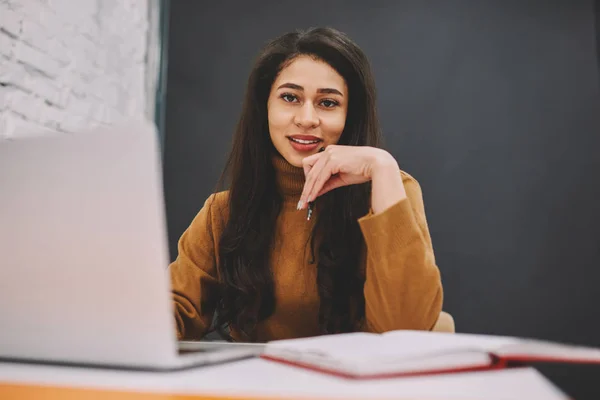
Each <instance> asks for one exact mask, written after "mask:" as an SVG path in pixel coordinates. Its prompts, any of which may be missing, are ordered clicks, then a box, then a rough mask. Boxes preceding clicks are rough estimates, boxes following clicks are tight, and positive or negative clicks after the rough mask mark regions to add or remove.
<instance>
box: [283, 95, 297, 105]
mask: <svg viewBox="0 0 600 400" xmlns="http://www.w3.org/2000/svg"><path fill="white" fill-rule="evenodd" d="M281 98H282V99H283V100H284V101H286V102H288V103H293V102H294V101H296V100H298V99H297V98H296V96H294V95H293V94H289V93H284V94H282V95H281Z"/></svg>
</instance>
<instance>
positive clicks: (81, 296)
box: [0, 122, 262, 370]
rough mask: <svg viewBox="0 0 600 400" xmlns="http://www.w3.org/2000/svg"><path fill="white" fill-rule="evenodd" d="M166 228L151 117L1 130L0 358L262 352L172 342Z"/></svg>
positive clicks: (158, 358) (153, 363) (174, 360)
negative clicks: (15, 132) (48, 132)
mask: <svg viewBox="0 0 600 400" xmlns="http://www.w3.org/2000/svg"><path fill="white" fill-rule="evenodd" d="M190 184H193V182H190ZM166 236H167V235H166V224H165V210H164V200H163V186H162V170H161V157H160V150H159V147H158V138H157V133H156V130H155V129H154V126H153V125H152V124H149V123H145V122H132V123H128V124H126V125H121V126H118V127H105V128H97V129H94V130H90V131H87V132H80V133H77V134H63V135H52V136H39V137H29V138H22V139H17V140H12V141H1V142H0V325H1V329H0V359H3V360H17V361H32V362H49V363H66V364H78V365H81V364H85V365H87V364H89V365H95V366H107V367H122V368H133V369H150V370H170V369H180V368H185V367H190V366H197V365H203V364H212V363H217V362H224V361H229V360H236V359H241V358H246V357H252V356H254V355H257V354H258V353H260V351H261V350H262V346H261V345H244V344H229V343H219V342H216V343H211V342H197V343H190V342H186V343H185V351H181V350H180V349H179V346H178V343H177V340H176V333H175V332H176V328H175V320H174V316H173V305H172V301H171V295H170V282H169V277H168V272H167V266H168V262H169V259H168V251H167V237H166Z"/></svg>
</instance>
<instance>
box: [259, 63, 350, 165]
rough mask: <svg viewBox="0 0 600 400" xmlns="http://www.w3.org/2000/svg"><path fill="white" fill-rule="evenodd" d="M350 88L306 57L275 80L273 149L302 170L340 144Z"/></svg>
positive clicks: (269, 107)
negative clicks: (321, 151)
mask: <svg viewBox="0 0 600 400" xmlns="http://www.w3.org/2000/svg"><path fill="white" fill-rule="evenodd" d="M347 98H348V88H347V86H346V82H345V80H344V78H343V77H342V76H341V75H340V74H339V73H337V72H336V71H335V70H334V69H333V68H332V67H331V66H330V65H329V64H327V63H326V62H324V61H321V60H319V59H315V58H314V57H310V56H306V55H302V56H298V57H297V58H295V59H294V60H292V61H291V62H290V63H289V65H287V66H286V67H285V68H283V69H282V71H281V73H280V74H279V75H278V76H277V79H275V82H274V83H273V86H272V88H271V93H270V95H269V100H268V103H267V110H268V114H269V133H270V135H271V141H272V142H273V145H274V146H275V148H276V149H277V151H278V152H279V154H281V155H282V156H283V157H284V158H285V159H286V160H287V161H288V162H289V163H290V164H291V165H294V166H297V167H301V166H302V161H303V160H304V158H306V157H307V156H308V155H311V154H314V153H315V152H316V151H317V150H318V149H319V148H321V147H326V146H327V145H330V144H336V143H337V142H338V141H339V139H340V136H342V132H343V131H344V126H345V124H346V113H347V112H348V102H347Z"/></svg>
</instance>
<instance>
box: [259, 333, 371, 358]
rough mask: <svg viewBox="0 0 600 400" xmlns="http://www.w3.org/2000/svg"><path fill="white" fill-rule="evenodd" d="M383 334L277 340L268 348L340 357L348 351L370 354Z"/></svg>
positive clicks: (352, 334) (350, 334) (347, 334)
mask: <svg viewBox="0 0 600 400" xmlns="http://www.w3.org/2000/svg"><path fill="white" fill-rule="evenodd" d="M380 340H381V335H378V334H373V333H362V332H358V333H344V334H338V335H324V336H315V337H310V338H301V339H285V340H276V341H273V342H270V343H268V344H267V349H271V350H275V349H286V350H292V351H299V352H304V353H312V354H322V355H327V356H331V357H340V356H344V355H346V354H348V353H360V354H368V353H369V352H371V351H373V350H375V349H376V348H377V347H378V343H379V341H380Z"/></svg>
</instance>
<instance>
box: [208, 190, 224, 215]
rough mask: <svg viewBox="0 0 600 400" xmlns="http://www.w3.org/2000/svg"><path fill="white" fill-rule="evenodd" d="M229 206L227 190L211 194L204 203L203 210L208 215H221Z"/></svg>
mask: <svg viewBox="0 0 600 400" xmlns="http://www.w3.org/2000/svg"><path fill="white" fill-rule="evenodd" d="M228 205H229V190H223V191H221V192H215V193H212V194H211V195H210V196H208V198H207V199H206V200H205V202H204V207H203V208H204V209H205V210H206V211H207V212H208V213H209V214H210V215H215V214H216V213H218V214H219V215H222V214H223V212H224V211H226V210H227V209H228Z"/></svg>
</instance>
